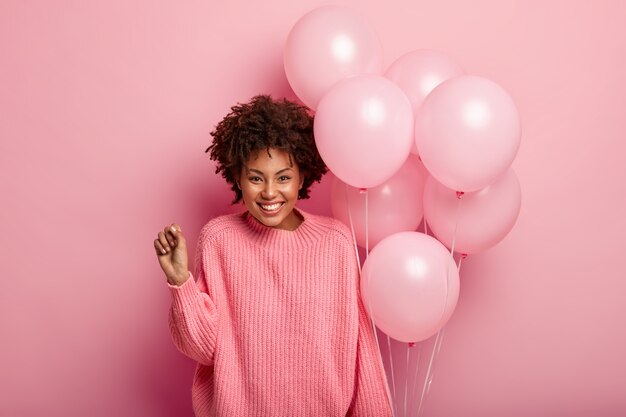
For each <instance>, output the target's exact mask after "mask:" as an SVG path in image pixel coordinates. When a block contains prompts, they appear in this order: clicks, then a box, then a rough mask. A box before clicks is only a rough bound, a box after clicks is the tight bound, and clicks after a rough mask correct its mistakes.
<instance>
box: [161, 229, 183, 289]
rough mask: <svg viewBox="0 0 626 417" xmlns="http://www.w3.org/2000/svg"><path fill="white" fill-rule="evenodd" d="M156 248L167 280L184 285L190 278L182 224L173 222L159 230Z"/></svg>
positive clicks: (173, 283)
mask: <svg viewBox="0 0 626 417" xmlns="http://www.w3.org/2000/svg"><path fill="white" fill-rule="evenodd" d="M154 249H155V250H156V254H157V257H158V259H159V264H160V265H161V269H162V270H163V272H165V276H166V277H167V281H168V282H169V283H170V284H172V285H178V286H180V285H182V284H183V283H184V282H185V281H187V279H188V278H189V269H188V266H187V265H188V262H187V243H186V241H185V236H183V232H182V230H181V228H180V226H179V225H178V224H176V223H172V224H171V225H170V226H167V227H165V228H164V229H163V231H162V232H159V234H158V238H157V239H155V240H154Z"/></svg>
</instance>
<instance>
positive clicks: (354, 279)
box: [167, 209, 391, 417]
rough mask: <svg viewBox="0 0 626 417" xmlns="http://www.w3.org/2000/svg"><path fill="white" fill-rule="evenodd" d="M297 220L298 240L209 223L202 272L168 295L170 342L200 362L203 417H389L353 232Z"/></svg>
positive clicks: (201, 242) (202, 243) (197, 398)
mask: <svg viewBox="0 0 626 417" xmlns="http://www.w3.org/2000/svg"><path fill="white" fill-rule="evenodd" d="M296 211H297V212H298V213H300V214H301V215H302V217H304V221H303V222H302V223H301V224H300V226H298V228H297V229H296V230H294V231H288V230H281V229H275V228H271V227H267V226H265V225H263V224H261V223H259V222H258V221H257V220H256V219H254V217H252V216H251V215H249V214H248V213H244V214H232V215H226V216H220V217H217V218H215V219H213V220H211V221H209V222H208V223H207V224H206V225H205V226H204V227H203V228H202V230H201V232H200V236H199V239H198V246H197V251H196V256H195V272H194V273H193V274H191V272H190V277H189V279H188V280H187V281H186V282H185V283H184V284H183V285H181V286H174V285H171V284H167V285H168V287H169V288H170V291H171V294H172V305H171V308H170V315H169V324H170V330H171V334H172V339H173V341H174V344H175V345H176V346H177V347H178V349H179V350H180V351H181V352H183V353H184V354H186V355H187V356H189V357H190V358H192V359H194V360H196V361H197V362H198V365H197V367H196V371H195V375H194V379H193V385H192V401H193V408H194V411H195V414H196V416H197V417H205V416H219V417H231V416H232V417H245V416H259V417H261V416H263V417H270V416H271V417H274V416H285V417H287V416H289V417H300V416H302V417H304V416H311V417H321V416H324V417H325V416H337V417H339V416H341V417H343V416H355V417H364V416H370V417H387V416H391V408H390V405H389V401H388V399H387V393H386V390H387V389H388V387H387V386H386V378H385V375H384V369H383V364H382V361H381V358H380V355H379V354H378V350H377V347H376V340H375V338H374V333H373V329H372V324H371V321H370V319H369V317H368V316H367V313H366V310H365V308H364V307H363V303H362V301H361V298H360V287H359V275H358V265H357V260H356V256H355V253H354V244H353V243H352V237H351V234H350V231H349V230H348V228H347V227H346V226H345V225H343V224H342V223H341V222H339V221H337V220H335V219H332V218H328V217H322V216H316V215H312V214H309V213H306V212H304V211H302V210H300V209H297V210H296Z"/></svg>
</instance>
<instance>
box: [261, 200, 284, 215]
mask: <svg viewBox="0 0 626 417" xmlns="http://www.w3.org/2000/svg"><path fill="white" fill-rule="evenodd" d="M257 204H258V205H259V207H261V209H262V210H263V211H265V212H267V213H274V212H276V211H278V210H279V209H280V208H281V207H282V206H283V205H284V204H285V203H284V202H282V203H273V204H261V203H257Z"/></svg>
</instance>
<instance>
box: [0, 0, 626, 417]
mask: <svg viewBox="0 0 626 417" xmlns="http://www.w3.org/2000/svg"><path fill="white" fill-rule="evenodd" d="M322 4H325V3H323V2H321V1H313V0H306V1H298V2H292V1H286V0H274V1H266V2H254V1H233V2H217V1H212V2H208V1H194V0H192V1H186V2H173V1H165V2H157V3H154V2H149V1H145V0H134V1H119V0H113V1H108V2H102V1H100V2H98V1H93V0H91V1H69V0H59V1H55V2H46V1H41V0H40V1H35V0H33V1H18V0H5V1H3V2H1V3H0V115H1V116H0V120H1V122H0V144H1V145H0V146H1V148H0V183H1V187H2V188H1V191H2V205H1V206H0V207H1V208H0V210H1V211H0V213H1V227H2V233H0V253H1V254H2V265H3V267H4V271H3V278H4V279H3V285H2V291H1V292H0V337H1V338H2V339H1V343H0V416H2V417H31V416H41V415H46V416H49V417H60V416H93V417H100V416H122V417H126V416H128V417H130V416H153V417H166V416H181V417H184V416H191V415H192V411H191V399H190V395H191V393H190V387H191V378H192V373H193V365H194V364H193V362H192V361H191V360H188V359H186V358H185V357H183V356H182V355H181V354H179V353H178V352H177V351H176V349H175V348H174V346H173V344H172V342H171V340H170V338H169V333H168V329H167V308H168V306H169V300H170V299H169V294H168V292H167V290H166V286H165V279H164V277H163V275H162V273H161V271H160V269H159V266H158V263H157V261H156V258H155V253H154V249H153V247H152V240H153V239H154V238H155V237H156V234H157V232H158V231H159V230H160V229H162V228H163V227H165V226H166V225H168V224H170V223H172V222H178V223H179V224H181V225H182V227H183V231H184V232H185V233H186V235H187V236H188V239H189V241H190V242H192V244H191V246H192V247H191V248H190V249H191V250H194V249H195V240H196V238H197V235H198V232H199V229H200V227H201V226H202V225H203V224H204V223H205V222H206V221H207V220H208V219H210V218H211V217H213V216H215V215H217V214H220V213H224V212H226V211H227V210H229V209H228V202H229V201H230V198H231V196H230V194H229V191H228V188H227V187H226V186H225V185H224V184H223V182H222V180H221V178H218V177H216V176H215V175H214V174H213V165H212V164H211V163H210V161H209V160H208V156H207V154H205V153H204V150H205V149H206V147H207V146H208V145H209V141H210V137H209V134H208V133H209V132H210V131H211V130H212V128H213V126H214V125H215V123H216V122H217V121H218V120H219V119H220V118H221V117H222V116H223V115H224V114H225V113H226V112H227V111H228V109H229V107H230V105H232V104H234V103H235V102H237V101H244V100H247V99H249V98H250V97H251V96H253V95H254V94H257V93H261V92H265V93H271V94H273V95H275V96H277V97H280V96H286V97H288V98H294V97H295V96H294V94H293V92H292V91H291V89H290V88H289V85H288V83H287V80H286V77H285V73H284V70H283V66H282V65H283V61H282V47H283V44H284V41H285V38H286V35H287V33H288V32H289V29H290V28H291V25H293V23H294V22H295V21H296V20H297V19H298V18H299V17H300V16H302V15H303V14H304V13H306V12H307V11H309V10H311V9H312V8H314V7H317V6H319V5H322ZM337 4H344V5H348V6H353V7H355V8H357V9H358V10H359V11H360V12H361V13H362V14H364V15H365V16H366V17H367V18H368V19H370V21H371V23H372V24H373V26H374V27H375V28H376V30H377V32H378V35H379V37H380V39H381V42H382V44H383V48H384V52H385V57H384V59H385V65H386V66H388V65H389V64H391V63H392V62H393V61H394V60H395V59H396V58H398V57H399V56H401V55H402V54H404V53H406V52H408V51H410V50H413V49H418V48H429V49H435V50H440V51H442V52H444V53H446V54H448V55H449V56H451V57H452V58H453V59H455V61H456V62H458V63H459V65H461V66H462V67H463V68H464V70H465V71H466V72H467V73H468V74H474V75H479V76H483V77H487V78H490V79H492V80H493V81H495V82H497V83H499V84H500V85H502V86H503V87H504V88H505V89H506V90H507V91H508V92H509V93H510V94H511V96H512V97H513V99H514V100H515V103H516V105H517V106H518V108H519V111H520V115H521V119H522V130H523V133H522V144H521V148H520V151H519V153H518V155H517V157H516V159H515V161H514V163H513V167H514V168H515V170H516V173H517V174H518V177H519V179H520V182H521V186H522V210H521V214H520V217H519V219H518V222H517V224H516V225H515V227H514V229H513V231H512V232H511V233H510V234H509V235H508V236H507V237H506V239H505V240H504V241H503V242H501V243H500V244H499V245H497V246H496V247H494V248H493V249H491V250H489V251H488V252H485V253H482V254H478V255H474V256H471V257H470V258H468V259H467V260H465V261H464V263H463V266H462V270H461V293H460V298H459V303H458V305H457V308H456V311H455V313H454V315H453V317H452V319H451V320H450V322H449V323H448V325H447V326H446V331H445V338H444V340H443V345H442V348H441V352H440V355H439V357H438V358H437V361H436V364H435V365H436V366H435V371H434V380H433V384H432V387H431V390H430V393H429V395H428V398H427V401H426V403H425V408H424V415H425V416H429V417H450V416H459V417H501V416H508V417H527V416H535V417H555V416H568V417H583V416H585V417H586V416H591V415H593V416H596V417H618V416H620V417H623V416H624V415H626V356H624V354H623V352H624V351H626V303H625V302H624V294H625V293H626V279H625V278H626V274H625V273H624V270H623V262H622V261H621V260H622V250H623V249H622V248H623V240H624V234H625V233H626V220H625V219H624V212H625V211H626V186H625V185H624V174H625V172H626V171H625V168H624V166H625V164H626V156H625V152H626V145H625V144H624V143H625V142H624V138H626V117H624V114H625V111H626V81H625V78H624V76H623V74H626V54H625V53H624V51H625V50H626V29H624V25H623V22H624V17H625V16H626V3H624V2H621V1H618V0H615V1H608V0H604V1H595V2H590V1H589V2H587V1H564V0H561V1H559V0H550V1H538V0H533V1H521V0H519V1H500V0H475V1H472V2H465V1H460V0H459V1H453V0H442V1H437V2H425V1H418V2H415V1H393V0H392V1H386V2H380V1H375V0H365V1H363V0H361V1H356V0H351V1H342V2H337ZM329 179H330V177H328V178H326V179H325V180H324V181H323V183H322V184H320V185H319V186H317V187H316V189H315V190H314V191H313V196H314V197H313V199H312V200H310V201H306V202H304V203H303V204H302V207H303V208H305V209H308V210H310V211H312V212H316V213H321V214H327V215H329V214H330V207H329V201H328V199H329V194H330V189H329V184H330V181H329ZM379 336H383V335H382V334H381V333H379ZM381 342H382V343H383V358H384V360H385V364H386V366H388V367H389V356H388V351H387V344H386V339H385V338H384V337H382V338H381ZM415 348H417V346H416V347H415ZM391 349H392V352H393V356H392V357H393V359H394V363H393V364H394V375H395V385H396V387H395V388H396V389H395V391H396V395H397V403H398V404H403V400H404V390H403V386H404V385H403V384H404V382H403V381H404V379H403V378H404V377H405V371H404V369H405V368H406V363H405V358H406V350H405V345H402V344H400V343H396V342H392V344H391ZM414 358H415V356H412V357H411V360H414ZM411 369H412V368H411ZM409 395H410V399H409V401H408V407H409V410H414V409H415V404H416V401H415V396H413V395H411V391H410V390H409ZM400 411H401V414H399V415H402V410H400ZM411 415H414V412H413V414H411Z"/></svg>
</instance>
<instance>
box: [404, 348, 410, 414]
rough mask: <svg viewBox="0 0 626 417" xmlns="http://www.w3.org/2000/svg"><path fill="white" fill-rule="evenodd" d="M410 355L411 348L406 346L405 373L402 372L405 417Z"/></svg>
mask: <svg viewBox="0 0 626 417" xmlns="http://www.w3.org/2000/svg"><path fill="white" fill-rule="evenodd" d="M410 355H411V346H410V345H409V344H408V343H407V344H406V372H404V416H405V417H406V415H407V414H406V400H407V397H408V396H409V391H408V390H409V360H410Z"/></svg>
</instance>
